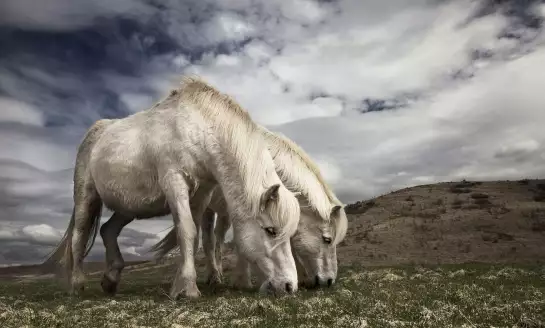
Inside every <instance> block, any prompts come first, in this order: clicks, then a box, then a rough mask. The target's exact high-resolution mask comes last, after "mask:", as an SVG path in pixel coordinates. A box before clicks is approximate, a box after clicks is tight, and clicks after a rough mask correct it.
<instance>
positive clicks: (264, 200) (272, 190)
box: [261, 184, 280, 210]
mask: <svg viewBox="0 0 545 328" xmlns="http://www.w3.org/2000/svg"><path fill="white" fill-rule="evenodd" d="M279 189H280V184H275V185H272V186H270V187H269V189H267V190H265V192H264V193H263V195H261V210H264V209H265V207H267V204H269V202H270V201H271V200H272V201H276V200H278V190H279Z"/></svg>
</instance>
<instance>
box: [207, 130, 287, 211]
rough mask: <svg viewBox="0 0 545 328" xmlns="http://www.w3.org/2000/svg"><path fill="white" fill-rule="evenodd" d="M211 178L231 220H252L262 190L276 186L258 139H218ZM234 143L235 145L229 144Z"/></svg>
mask: <svg viewBox="0 0 545 328" xmlns="http://www.w3.org/2000/svg"><path fill="white" fill-rule="evenodd" d="M220 139H223V140H222V142H223V143H226V142H229V143H230V144H225V145H221V146H220V147H219V148H220V151H219V152H218V153H217V154H215V155H216V156H215V164H216V165H215V170H214V171H215V174H214V175H215V177H216V180H217V182H218V185H219V186H220V188H221V191H222V193H223V196H224V198H225V202H226V204H227V208H228V209H229V212H230V213H229V214H230V215H231V216H232V218H233V219H235V220H236V217H240V218H251V217H256V216H257V213H258V212H259V205H260V199H261V195H262V193H263V192H264V190H265V188H268V187H270V186H271V185H272V184H275V183H280V182H281V181H280V179H279V177H278V176H277V175H276V172H275V170H274V162H273V160H272V157H271V155H270V153H269V152H268V151H267V150H266V148H265V147H264V146H263V143H262V142H261V140H260V139H259V138H258V136H252V135H250V136H248V137H242V138H238V139H239V140H233V139H237V138H231V139H228V138H220ZM233 142H237V144H234V145H233V144H232V143H233Z"/></svg>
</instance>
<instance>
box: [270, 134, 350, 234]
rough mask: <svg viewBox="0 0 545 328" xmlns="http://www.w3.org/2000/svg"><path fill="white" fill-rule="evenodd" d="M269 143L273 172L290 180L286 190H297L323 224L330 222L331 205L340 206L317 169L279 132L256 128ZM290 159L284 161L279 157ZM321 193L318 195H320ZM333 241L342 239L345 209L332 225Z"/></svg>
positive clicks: (345, 223)
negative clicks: (333, 225) (323, 221)
mask: <svg viewBox="0 0 545 328" xmlns="http://www.w3.org/2000/svg"><path fill="white" fill-rule="evenodd" d="M259 128H260V129H261V130H262V133H263V135H264V136H265V138H266V139H267V140H268V144H269V146H268V148H269V151H270V152H271V154H272V155H273V158H275V159H277V160H275V164H276V171H277V173H278V175H279V176H280V178H281V179H282V181H289V182H290V183H289V185H287V187H288V188H290V189H292V190H294V191H299V192H301V193H302V195H303V196H304V197H305V198H306V199H307V201H308V203H309V205H310V206H311V207H312V208H313V209H314V210H315V211H316V212H317V213H318V215H319V216H320V217H321V218H322V219H323V220H325V221H328V222H329V221H330V220H331V217H330V215H331V208H332V205H341V206H342V205H343V204H342V203H341V201H340V200H339V199H338V198H337V197H336V196H335V194H334V193H333V190H332V189H331V187H330V186H329V184H328V183H327V182H326V181H325V179H324V178H323V176H322V173H321V172H320V169H319V168H318V166H317V165H316V164H315V163H314V161H313V160H312V159H311V158H310V156H309V155H308V154H307V153H306V152H305V151H304V150H303V148H301V147H300V146H299V145H297V144H296V143H295V142H293V141H292V140H291V139H289V138H288V137H287V136H285V135H283V134H281V133H278V132H276V133H273V132H271V131H269V130H268V129H266V128H265V127H261V126H260V127H259ZM286 156H289V159H288V160H287V161H286V160H284V159H283V158H282V157H286ZM320 191H321V192H320ZM334 223H335V232H336V238H335V239H336V240H338V239H339V238H344V234H345V233H346V226H347V220H346V214H345V213H344V209H343V210H342V213H341V218H340V219H339V220H336V221H335V222H334Z"/></svg>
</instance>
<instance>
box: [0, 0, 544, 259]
mask: <svg viewBox="0 0 545 328" xmlns="http://www.w3.org/2000/svg"><path fill="white" fill-rule="evenodd" d="M544 8H545V5H544V4H543V3H542V2H539V1H523V2H521V1H515V0H511V1H501V2H498V1H488V0H482V1H470V0H461V1H429V0H417V1H403V0H387V1H369V0H364V1H361V0H338V1H311V0H297V1H282V0H268V1H262V0H226V1H219V2H218V1H209V0H206V1H177V0H167V1H155V0H152V1H149V0H131V1H129V0H120V1H115V3H113V2H111V1H103V0H98V1H93V2H88V1H80V0H77V1H67V0H50V1H47V5H46V4H45V3H44V4H41V3H40V4H36V3H35V1H28V0H17V1H15V0H7V1H3V2H2V3H1V4H0V11H2V12H3V13H7V14H6V15H2V17H0V35H3V36H4V37H3V38H0V48H2V49H3V51H2V52H1V53H0V242H1V243H2V245H3V246H2V245H0V249H3V251H0V262H2V261H3V262H10V263H12V262H21V263H22V262H25V263H26V262H32V261H37V260H39V259H41V257H42V256H44V255H45V254H47V252H48V251H50V250H51V249H52V246H44V245H41V244H40V245H41V246H38V245H39V243H40V242H41V243H42V244H43V243H44V242H45V240H46V239H47V238H51V239H49V241H48V242H52V241H53V238H55V236H58V235H57V234H56V232H58V233H60V234H62V233H63V232H64V229H66V226H67V223H68V220H69V217H70V213H71V211H72V206H73V203H72V202H73V201H72V174H73V170H72V169H73V165H74V160H75V156H76V151H77V147H78V145H79V143H80V141H81V139H82V138H83V135H84V133H85V131H86V129H87V128H88V127H89V126H90V125H91V124H92V123H93V122H94V121H96V120H98V119H100V118H116V117H124V116H126V115H129V114H131V113H134V112H138V111H140V110H143V109H145V108H148V107H149V106H150V105H152V104H153V103H154V102H156V101H158V100H159V99H160V98H161V97H162V96H164V95H165V94H167V92H168V90H169V89H170V88H171V87H172V86H174V85H175V84H176V83H177V82H178V81H179V79H180V77H181V75H182V74H191V73H197V74H200V75H202V76H203V77H204V78H205V79H207V80H208V81H209V82H210V83H211V84H213V85H215V86H216V87H217V88H219V89H220V90H222V91H223V92H226V93H229V94H230V95H232V96H234V97H235V98H236V99H237V100H238V101H239V102H240V103H241V104H242V106H243V107H244V108H246V109H247V110H248V111H249V112H250V114H251V115H252V117H253V118H254V119H255V120H256V121H257V122H259V123H261V124H264V125H266V126H267V127H269V128H271V129H272V130H276V131H281V132H283V133H285V134H286V135H287V136H288V137H290V138H292V139H294V140H295V141H296V142H298V143H300V144H301V145H302V146H303V148H304V149H305V150H306V151H307V152H309V153H310V155H311V156H312V158H314V159H315V160H316V162H317V164H318V165H319V167H320V169H321V170H322V171H323V174H324V176H325V178H326V180H327V181H328V182H329V183H330V184H331V185H332V186H333V187H334V189H335V191H336V193H337V195H338V197H339V198H340V199H341V200H342V201H343V202H345V203H348V202H351V201H355V200H360V199H362V198H367V197H372V196H375V195H378V194H381V193H383V192H386V191H389V190H395V189H397V188H400V187H404V186H408V185H415V184H421V183H432V182H435V181H444V180H450V179H461V178H468V179H470V178H478V179H506V178H519V177H534V176H535V177H537V176H540V175H543V173H544V172H543V169H542V168H541V167H542V165H541V164H540V163H543V159H544V149H543V144H544V142H545V140H544V138H543V137H542V135H541V134H540V133H539V132H540V127H539V122H543V117H542V116H543V115H542V111H541V110H540V109H541V108H543V105H545V104H544V100H543V99H542V97H541V93H542V92H541V91H540V89H539V86H541V85H543V82H544V81H543V78H542V77H541V76H540V74H539V72H541V71H542V70H543V64H542V63H543V62H544V61H543V59H544V58H543V49H544V48H543V45H544V41H545V39H544V33H543V28H542V24H543V18H544V16H545V9H544ZM110 214H111V213H109V212H108V211H105V213H104V216H103V222H104V220H107V219H108V217H109V215H110ZM171 225H172V221H171V219H170V217H166V218H159V219H157V220H138V221H135V222H133V223H131V224H130V225H129V227H127V228H126V229H125V230H123V233H122V236H121V237H120V243H121V248H122V251H123V252H124V254H126V256H127V258H141V257H142V256H147V255H146V253H145V252H146V251H147V249H148V247H149V246H151V245H152V244H153V243H154V242H155V241H157V240H158V238H159V237H161V236H163V235H164V233H166V231H165V229H168V228H169V227H170V226H171ZM24 229H26V230H24ZM130 229H133V230H130ZM46 236H49V237H46ZM40 238H41V239H40ZM44 238H45V239H44ZM101 244H102V242H101V241H99V240H97V245H96V246H95V248H94V249H93V251H92V253H91V254H90V258H91V259H98V260H102V258H103V247H102V246H101Z"/></svg>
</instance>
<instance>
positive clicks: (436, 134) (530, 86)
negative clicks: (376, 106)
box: [274, 48, 545, 201]
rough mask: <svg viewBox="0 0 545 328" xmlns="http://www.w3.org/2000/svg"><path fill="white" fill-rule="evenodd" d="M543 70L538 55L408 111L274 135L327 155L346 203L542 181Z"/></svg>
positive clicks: (295, 126)
mask: <svg viewBox="0 0 545 328" xmlns="http://www.w3.org/2000/svg"><path fill="white" fill-rule="evenodd" d="M544 63H545V49H544V48H540V49H539V50H537V51H535V52H534V53H531V54H528V55H526V56H524V57H520V58H518V59H517V60H514V61H511V62H508V63H502V64H497V65H493V66H490V67H489V68H488V69H487V70H484V71H482V72H481V73H480V74H479V75H478V76H476V77H475V78H474V79H473V80H471V81H469V82H467V83H463V84H459V85H457V86H456V87H454V88H451V89H448V90H445V91H444V92H442V93H439V94H438V95H436V96H434V97H432V98H430V99H429V100H428V101H425V102H420V103H418V104H416V105H414V106H412V107H410V108H406V109H401V110H397V111H390V112H381V113H371V114H366V115H363V116H351V117H338V118H329V119H321V118H319V119H309V120H305V121H299V122H294V123H292V124H288V125H284V126H276V127H274V129H275V130H280V131H281V132H283V133H285V134H286V135H288V136H291V137H292V138H293V139H294V140H295V141H297V142H300V143H301V145H302V146H303V147H304V148H305V149H308V151H309V152H310V153H311V154H316V156H318V155H319V154H322V153H324V152H325V151H327V155H328V156H330V157H332V158H334V159H336V160H337V162H338V163H339V168H340V169H341V172H342V176H343V177H346V178H344V179H343V180H342V181H339V182H338V183H335V184H334V186H335V187H336V188H337V190H339V191H340V192H342V193H347V194H351V196H350V199H349V200H351V201H352V200H357V199H360V198H362V197H371V196H373V195H377V194H380V193H383V192H386V191H388V190H394V189H397V188H401V187H405V186H408V185H415V184H420V183H430V182H436V181H445V180H451V179H452V180H458V179H462V178H476V179H508V178H509V179H518V178H524V177H539V176H543V175H545V167H544V166H543V162H544V160H545V135H544V134H543V133H542V122H544V121H545V112H544V111H543V110H542V109H543V108H544V107H545V98H544V97H543V94H542V93H541V92H540V91H539V90H540V86H542V85H544V83H545V76H544V75H543V74H541V72H542V70H543V68H544ZM324 131H334V133H324ZM398 172H404V173H403V174H398ZM354 181H355V183H354ZM350 183H352V184H353V185H352V186H347V184H350Z"/></svg>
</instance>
